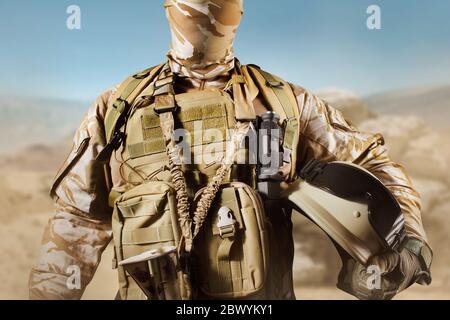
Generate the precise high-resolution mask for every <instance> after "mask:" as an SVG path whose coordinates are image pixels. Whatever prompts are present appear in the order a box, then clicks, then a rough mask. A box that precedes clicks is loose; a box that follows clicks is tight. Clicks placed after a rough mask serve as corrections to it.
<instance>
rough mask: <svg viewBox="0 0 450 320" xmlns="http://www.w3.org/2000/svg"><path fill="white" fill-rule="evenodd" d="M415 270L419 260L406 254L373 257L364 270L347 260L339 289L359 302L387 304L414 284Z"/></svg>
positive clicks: (405, 251) (417, 267) (359, 265)
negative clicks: (372, 301) (379, 301)
mask: <svg viewBox="0 0 450 320" xmlns="http://www.w3.org/2000/svg"><path fill="white" fill-rule="evenodd" d="M418 270H420V264H419V261H418V258H417V256H415V255H414V254H412V253H411V252H409V251H408V250H403V251H402V252H401V253H400V254H399V253H397V252H388V253H385V254H382V255H379V256H375V257H373V258H372V259H370V261H369V263H368V265H367V266H363V265H362V264H361V263H359V262H357V261H355V260H353V259H349V260H347V261H346V262H345V263H344V265H343V268H342V270H341V274H340V276H339V279H340V281H339V283H338V287H339V288H340V289H342V290H344V291H345V292H347V293H349V294H351V295H353V296H355V297H356V298H358V299H360V300H390V299H392V298H393V297H394V296H395V295H396V294H397V293H399V292H400V291H402V290H404V289H406V288H407V287H409V286H410V285H411V284H412V283H414V282H415V279H416V275H417V272H418Z"/></svg>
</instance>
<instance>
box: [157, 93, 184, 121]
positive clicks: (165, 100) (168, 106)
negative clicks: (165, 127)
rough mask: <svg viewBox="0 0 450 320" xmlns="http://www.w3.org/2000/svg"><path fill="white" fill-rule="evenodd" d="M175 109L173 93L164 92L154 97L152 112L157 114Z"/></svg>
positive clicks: (176, 108)
mask: <svg viewBox="0 0 450 320" xmlns="http://www.w3.org/2000/svg"><path fill="white" fill-rule="evenodd" d="M177 110H178V106H177V104H176V101H175V97H174V96H173V95H171V94H165V95H161V96H156V97H155V107H154V108H153V112H154V113H155V114H156V115H157V116H160V115H161V114H163V113H168V112H172V113H175V112H176V111H177Z"/></svg>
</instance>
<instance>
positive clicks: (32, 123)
mask: <svg viewBox="0 0 450 320" xmlns="http://www.w3.org/2000/svg"><path fill="white" fill-rule="evenodd" d="M88 106H89V104H88V103H84V102H78V101H66V100H55V99H32V98H16V97H0V114H1V117H0V153H6V152H11V151H15V150H18V149H22V148H26V147H28V146H30V145H35V144H38V145H52V144H54V143H56V142H59V141H61V140H64V139H66V137H67V136H69V135H71V134H72V133H73V132H74V131H75V129H76V127H77V125H78V124H79V123H80V120H81V118H82V116H83V114H84V113H85V112H86V111H87V109H88Z"/></svg>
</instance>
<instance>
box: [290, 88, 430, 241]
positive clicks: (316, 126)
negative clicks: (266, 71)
mask: <svg viewBox="0 0 450 320" xmlns="http://www.w3.org/2000/svg"><path fill="white" fill-rule="evenodd" d="M294 91H295V93H296V96H297V101H298V104H299V109H300V113H301V116H300V122H301V124H300V126H301V133H300V147H299V148H298V150H299V154H298V163H297V165H298V166H299V168H301V167H302V166H303V165H304V164H305V163H307V162H308V161H309V160H311V159H318V160H323V161H349V162H353V163H355V164H357V165H360V166H362V167H364V168H365V169H367V170H369V171H370V172H372V173H373V174H374V175H375V176H377V177H378V178H379V179H380V180H381V181H382V182H383V183H384V185H385V186H386V187H387V188H388V189H389V190H390V191H391V192H392V193H393V195H394V196H395V197H396V199H397V201H398V203H399V204H400V207H401V209H402V212H403V215H404V219H405V228H406V233H407V236H408V237H410V238H413V239H417V240H420V241H421V242H422V243H424V244H425V245H427V237H426V233H425V230H424V228H423V225H422V218H421V200H420V196H419V194H418V192H417V191H416V190H415V189H414V187H413V185H412V182H411V179H410V178H409V177H408V175H407V173H406V172H405V170H404V169H403V168H402V166H400V165H399V164H397V163H395V162H393V161H392V160H391V159H390V158H389V155H388V152H387V148H386V147H385V143H384V139H383V137H382V136H381V135H380V134H370V133H364V132H360V131H358V130H357V129H356V128H355V127H353V126H352V125H350V124H349V123H348V122H347V121H346V120H345V119H344V117H343V115H342V114H341V113H340V112H339V111H338V110H336V109H334V108H332V107H331V106H329V105H328V104H327V103H325V102H324V101H322V100H321V99H319V98H318V97H316V96H314V95H312V94H311V93H309V92H308V91H306V90H304V89H303V88H300V87H295V86H294Z"/></svg>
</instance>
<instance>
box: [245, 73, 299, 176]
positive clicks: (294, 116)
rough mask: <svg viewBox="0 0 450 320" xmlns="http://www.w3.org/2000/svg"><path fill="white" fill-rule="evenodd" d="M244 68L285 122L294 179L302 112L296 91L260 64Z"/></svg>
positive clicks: (286, 144)
mask: <svg viewBox="0 0 450 320" xmlns="http://www.w3.org/2000/svg"><path fill="white" fill-rule="evenodd" d="M244 68H246V69H247V70H248V71H249V74H250V76H251V77H252V80H253V81H254V82H255V84H256V85H257V87H258V89H259V91H260V93H261V94H262V96H263V98H264V99H265V100H266V101H267V102H268V103H269V104H270V106H271V107H272V109H273V111H275V112H276V113H278V114H279V115H280V117H281V120H282V121H284V122H285V133H284V139H283V140H284V142H283V147H284V151H285V157H286V158H285V161H286V162H288V161H290V163H291V164H292V167H291V173H290V177H289V178H290V179H291V180H294V179H295V178H296V176H297V174H296V165H295V163H296V161H297V147H298V144H299V138H300V112H299V109H298V103H297V99H296V97H295V95H294V92H293V90H292V88H291V86H290V85H289V83H287V82H286V81H284V80H283V79H281V78H279V77H277V76H274V75H272V74H270V73H268V72H266V71H264V70H262V69H260V68H259V67H258V66H255V65H248V66H246V67H244Z"/></svg>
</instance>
